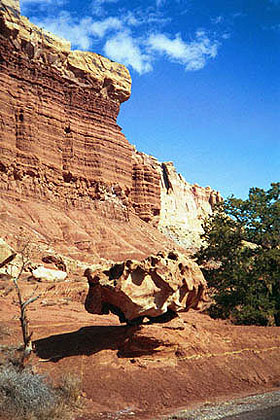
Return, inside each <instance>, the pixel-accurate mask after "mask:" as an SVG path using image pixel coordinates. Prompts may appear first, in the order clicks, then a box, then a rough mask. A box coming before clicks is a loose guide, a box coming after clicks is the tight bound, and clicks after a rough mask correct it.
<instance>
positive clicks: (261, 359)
mask: <svg viewBox="0 0 280 420" xmlns="http://www.w3.org/2000/svg"><path fill="white" fill-rule="evenodd" d="M33 289H34V285H25V286H24V288H23V291H24V294H25V295H26V296H28V295H30V294H31V292H32V290H33ZM47 289H48V291H47V292H46V293H45V295H44V296H43V297H42V298H41V299H40V300H38V301H36V302H35V303H33V304H32V305H30V306H29V311H28V313H29V318H30V328H31V330H33V332H34V333H33V338H34V346H35V349H36V356H34V358H33V364H34V367H35V369H36V370H37V371H39V372H44V373H47V374H48V375H50V377H51V378H52V379H54V380H57V379H58V378H59V377H60V376H61V374H62V373H63V372H65V371H66V372H72V373H76V374H78V375H79V376H81V378H82V380H83V396H84V399H85V406H84V409H83V411H82V412H81V413H78V414H77V415H76V418H77V419H79V420H82V419H84V420H85V419H88V420H95V419H96V420H97V419H127V418H132V419H162V418H164V417H165V416H170V415H171V414H173V413H175V412H179V411H180V410H183V409H187V408H188V409H191V408H195V407H196V406H198V405H203V404H204V405H205V404H213V403H220V402H222V401H226V400H230V399H233V398H238V397H244V396H245V395H252V394H257V393H263V392H267V391H269V390H272V389H275V388H278V387H279V385H280V363H279V362H280V335H279V329H278V328H277V327H254V326H252V327H245V326H233V325H231V324H230V323H228V322H225V321H214V320H212V319H210V318H209V317H208V316H206V315H203V314H200V313H198V312H195V311H190V312H188V313H184V314H181V315H180V317H179V318H176V319H174V320H172V321H171V322H169V323H168V324H153V325H148V324H146V325H143V326H141V327H128V326H124V325H120V324H119V321H118V318H117V317H115V316H113V315H110V316H102V317H100V316H94V315H90V314H88V313H87V312H86V311H85V310H84V308H83V300H84V297H85V295H86V292H87V284H86V283H83V282H80V283H79V282H73V283H64V284H54V285H50V284H47V283H39V284H38V290H37V291H36V293H38V292H40V291H44V290H47ZM9 290H10V285H9V284H8V283H6V284H4V282H2V283H1V290H0V301H1V305H0V318H1V329H0V344H2V345H3V344H9V345H10V344H18V343H19V342H20V340H21V336H20V328H19V320H18V319H19V310H18V307H17V304H16V295H15V293H14V291H13V290H11V291H9Z"/></svg>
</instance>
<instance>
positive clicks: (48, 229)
mask: <svg viewBox="0 0 280 420" xmlns="http://www.w3.org/2000/svg"><path fill="white" fill-rule="evenodd" d="M0 70H1V71H0V85H1V89H0V128H1V130H0V212H1V218H0V225H1V229H2V232H3V235H4V236H5V235H6V236H5V238H6V239H7V240H8V241H9V240H10V239H11V238H10V236H11V237H13V236H14V235H15V234H16V231H17V229H18V228H19V227H20V226H23V227H25V228H26V229H27V230H28V231H29V233H30V235H32V236H33V238H35V237H36V238H37V239H36V240H37V241H38V240H40V241H41V242H42V241H43V242H44V241H45V242H48V243H50V242H51V243H52V244H55V245H56V246H58V247H60V250H62V251H63V252H65V251H68V252H70V251H69V250H71V255H76V253H77V255H78V256H79V257H80V253H82V255H84V254H85V253H87V254H88V255H89V256H90V255H95V256H96V257H100V256H102V257H106V258H112V259H114V260H116V259H120V258H121V259H123V258H125V257H133V258H136V257H137V258H140V257H141V258H143V257H144V256H146V255H149V254H150V253H151V252H157V251H158V250H159V249H161V248H164V247H165V246H167V247H168V246H169V239H168V238H166V237H164V236H163V235H161V234H160V232H159V231H158V230H156V229H154V228H153V227H157V226H158V224H159V227H160V230H161V231H162V232H164V234H167V236H168V237H169V238H171V239H172V240H174V239H176V240H177V242H178V243H179V244H181V245H186V244H187V245H189V242H190V241H189V240H187V241H184V240H183V241H182V240H181V239H182V236H183V239H184V237H185V236H186V233H185V232H184V231H183V230H184V228H185V227H187V228H188V229H189V231H191V230H192V229H193V228H194V227H195V229H196V228H197V226H199V222H197V223H196V222H195V220H194V219H195V218H196V217H197V216H199V215H200V213H201V210H200V206H201V205H202V207H203V209H204V210H203V211H205V212H208V211H211V206H210V204H209V202H210V201H211V200H214V201H215V198H213V197H214V196H213V193H211V190H209V189H207V190H204V189H201V188H199V187H197V188H196V190H194V189H191V187H190V188H185V187H183V188H182V185H181V184H180V182H179V181H178V182H177V181H176V182H175V181H174V179H175V178H176V176H175V175H174V173H175V172H174V173H173V172H172V171H171V170H169V171H168V170H167V169H166V168H167V167H169V166H168V165H165V166H164V165H161V164H160V163H159V162H158V161H157V160H156V159H155V158H153V157H152V156H147V155H145V154H143V153H140V152H137V151H136V150H135V149H134V147H133V146H132V145H130V144H129V142H128V141H127V139H126V138H125V136H124V135H123V133H122V132H121V128H120V127H119V126H118V125H117V123H116V120H117V116H118V113H119V107H120V104H121V103H122V102H123V101H125V100H127V99H128V98H129V96H130V89H131V79H130V75H129V72H128V70H127V69H126V68H125V67H124V66H122V65H121V64H118V63H114V62H112V61H110V60H108V59H106V58H104V57H102V56H100V55H98V54H94V53H87V52H82V51H71V46H70V43H69V42H68V41H66V40H64V39H61V38H59V37H57V36H55V35H53V34H50V33H48V32H46V31H44V30H42V29H40V28H38V27H36V26H35V25H33V24H32V23H30V22H29V20H28V19H27V18H25V17H23V16H21V15H20V12H19V2H18V1H16V0H1V1H0ZM171 172H172V173H171ZM168 177H169V178H168ZM174 177H175V178H174ZM167 178H168V179H169V181H168V182H169V183H170V185H171V184H172V188H167V184H166V179H167ZM181 194H187V195H186V197H185V198H184V200H183V201H184V202H185V203H188V206H189V210H188V211H186V209H185V211H184V206H185V204H182V203H181V202H180V199H182V196H181ZM214 195H215V194H214ZM189 200H190V201H189ZM209 200H210V201H209ZM195 206H196V210H195ZM186 215H187V219H188V222H187V223H186V221H183V220H184V218H185V216H186ZM190 220H192V222H191V221H190ZM147 222H148V223H147ZM174 226H175V227H174ZM178 226H180V228H179V229H177V227H178ZM198 230H199V227H198ZM174 231H176V234H174ZM178 238H179V239H178Z"/></svg>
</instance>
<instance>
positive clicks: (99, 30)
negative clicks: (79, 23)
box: [90, 17, 123, 38]
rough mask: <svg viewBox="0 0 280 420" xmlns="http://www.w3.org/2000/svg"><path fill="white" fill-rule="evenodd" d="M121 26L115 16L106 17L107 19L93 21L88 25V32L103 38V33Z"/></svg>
mask: <svg viewBox="0 0 280 420" xmlns="http://www.w3.org/2000/svg"><path fill="white" fill-rule="evenodd" d="M122 26H123V24H122V22H121V21H120V19H118V18H115V17H108V18H107V19H104V20H100V21H97V22H93V23H92V25H91V26H90V32H91V34H92V35H96V36H98V37H99V38H103V37H104V35H105V34H106V33H107V32H108V31H110V30H115V31H116V30H119V29H121V28H122Z"/></svg>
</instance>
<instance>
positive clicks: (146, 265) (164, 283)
mask: <svg viewBox="0 0 280 420" xmlns="http://www.w3.org/2000/svg"><path fill="white" fill-rule="evenodd" d="M85 276H86V277H87V279H88V282H89V291H88V295H87V298H86V302H85V308H86V310H87V311H88V312H90V313H93V314H99V315H103V314H108V313H109V312H112V313H114V314H116V315H118V316H119V319H120V322H127V323H128V324H140V323H141V322H142V321H143V319H144V318H145V317H147V318H149V319H150V321H154V322H165V321H168V320H170V319H172V318H174V317H175V316H176V314H177V312H180V311H187V310H188V309H190V308H193V309H200V308H201V306H202V304H203V303H204V302H206V301H207V299H206V288H207V286H206V281H205V279H204V277H203V275H202V273H201V271H200V269H199V267H198V265H197V264H196V263H195V262H194V261H192V260H190V259H189V258H187V257H185V256H183V255H181V254H179V253H177V252H174V251H172V252H169V253H158V254H157V255H152V256H150V257H148V258H146V259H145V260H143V261H141V262H139V261H132V260H126V261H124V262H122V263H118V264H113V265H111V266H109V267H106V269H99V270H97V271H92V270H91V269H87V270H86V271H85Z"/></svg>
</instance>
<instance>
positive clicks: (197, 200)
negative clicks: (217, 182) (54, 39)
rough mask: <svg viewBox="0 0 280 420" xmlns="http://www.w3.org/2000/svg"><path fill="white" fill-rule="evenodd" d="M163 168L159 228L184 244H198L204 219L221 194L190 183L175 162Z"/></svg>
mask: <svg viewBox="0 0 280 420" xmlns="http://www.w3.org/2000/svg"><path fill="white" fill-rule="evenodd" d="M161 169H162V170H161V212H160V220H159V225H158V227H159V230H160V231H161V232H163V233H164V234H165V235H167V236H169V237H170V238H172V239H173V240H174V241H175V242H176V243H178V244H179V245H181V246H183V247H186V248H190V247H196V246H199V243H200V234H201V233H202V223H203V220H204V219H205V217H206V216H207V215H209V214H211V213H212V207H213V206H214V205H215V204H217V203H219V202H221V201H222V197H221V195H220V193H219V192H217V191H214V190H212V188H210V187H206V188H203V187H200V186H199V185H197V184H195V185H191V184H189V183H188V182H187V181H185V179H184V178H183V177H182V175H180V174H178V173H177V172H176V169H175V168H174V165H173V163H172V162H165V163H163V164H162V165H161Z"/></svg>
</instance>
